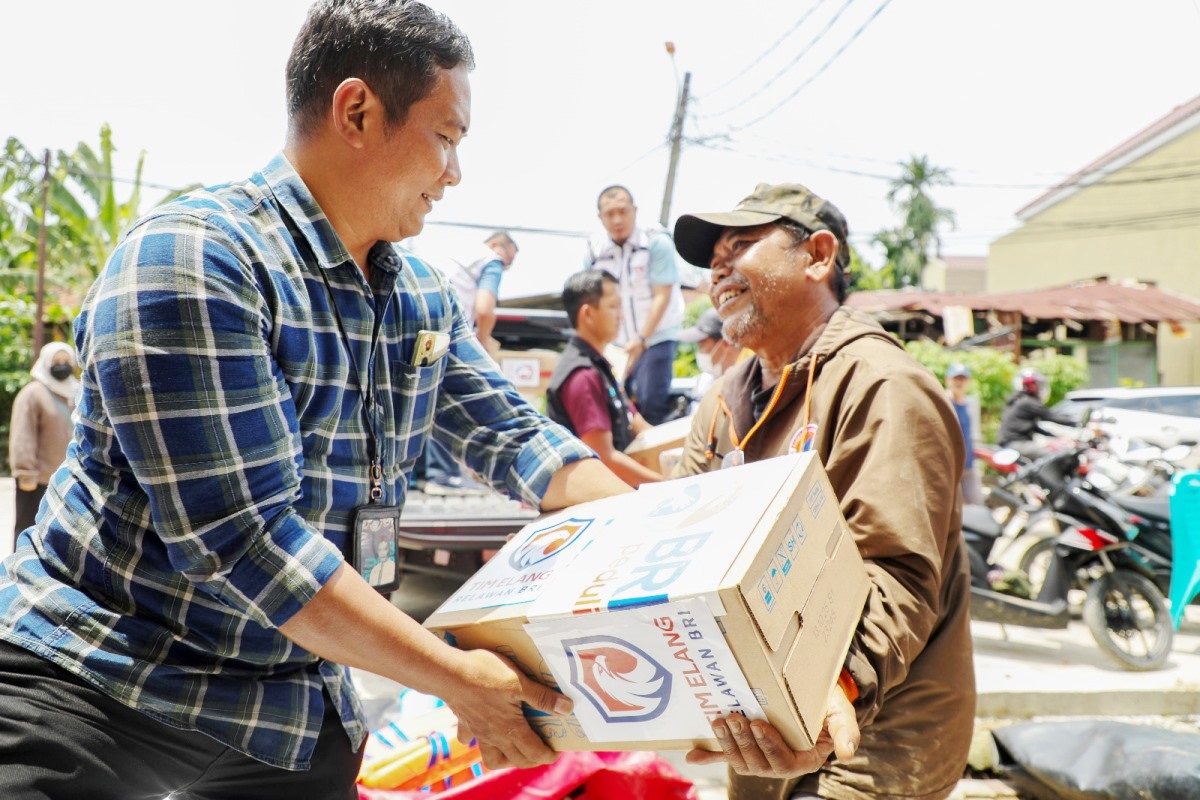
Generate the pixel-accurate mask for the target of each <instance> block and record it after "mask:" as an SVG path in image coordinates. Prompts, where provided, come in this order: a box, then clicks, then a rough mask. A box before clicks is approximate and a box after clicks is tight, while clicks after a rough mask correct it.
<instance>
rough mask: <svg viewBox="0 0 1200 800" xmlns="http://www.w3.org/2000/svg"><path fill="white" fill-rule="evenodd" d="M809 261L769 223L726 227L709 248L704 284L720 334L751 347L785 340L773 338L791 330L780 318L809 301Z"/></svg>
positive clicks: (791, 316)
mask: <svg viewBox="0 0 1200 800" xmlns="http://www.w3.org/2000/svg"><path fill="white" fill-rule="evenodd" d="M811 261H812V258H811V256H809V254H808V250H807V248H806V247H804V246H799V247H797V246H796V245H795V244H794V243H793V239H792V237H791V235H790V234H789V233H788V232H787V231H785V230H784V229H783V228H781V227H779V226H778V225H775V224H773V223H772V224H767V225H758V226H755V227H753V228H726V229H725V230H724V231H723V232H722V233H721V236H720V238H718V239H717V243H716V246H714V247H713V255H712V261H711V262H710V264H711V267H712V287H711V288H710V289H709V297H710V298H711V299H712V304H713V308H715V309H716V310H717V313H718V314H720V315H721V320H722V321H723V322H724V329H723V330H724V334H725V338H726V339H728V340H729V341H731V342H733V343H735V344H739V345H742V346H743V347H749V348H751V349H752V350H760V349H762V347H763V346H764V345H772V344H786V343H774V342H773V341H772V339H773V338H777V337H779V336H780V335H788V334H789V333H790V331H788V330H787V327H786V326H785V325H781V324H779V323H781V322H783V321H787V320H791V319H795V318H796V317H797V316H798V315H799V313H800V309H802V308H803V306H804V304H805V303H806V302H808V300H809V291H810V289H809V283H808V281H807V279H806V277H805V268H806V267H807V266H808V264H809V263H811ZM798 344H799V343H796V345H794V346H798Z"/></svg>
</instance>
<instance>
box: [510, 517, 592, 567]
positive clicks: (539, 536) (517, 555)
mask: <svg viewBox="0 0 1200 800" xmlns="http://www.w3.org/2000/svg"><path fill="white" fill-rule="evenodd" d="M592 522H593V520H590V519H576V518H574V517H571V519H568V520H566V521H565V522H560V523H559V524H557V525H554V526H552V527H549V528H543V529H542V530H540V531H534V532H533V533H532V534H531V535H530V536H529V538H528V539H526V540H525V543H524V544H522V545H521V546H520V547H518V548H517V549H516V550H514V551H513V552H512V555H510V556H509V557H508V563H509V564H510V565H511V566H512V568H513V569H528V568H529V567H532V566H533V565H534V564H540V563H542V562H543V561H546V560H548V559H551V558H554V557H555V556H556V555H558V554H559V553H561V552H562V551H563V550H566V549H567V548H568V547H570V546H571V545H572V544H573V543H575V542H577V541H579V537H580V536H582V535H583V532H584V531H586V530H587V529H588V527H589V526H590V525H591V524H592Z"/></svg>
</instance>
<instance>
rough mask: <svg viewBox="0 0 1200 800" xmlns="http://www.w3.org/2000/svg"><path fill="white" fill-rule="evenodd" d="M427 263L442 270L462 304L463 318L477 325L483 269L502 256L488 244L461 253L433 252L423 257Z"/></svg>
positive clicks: (470, 247) (469, 248) (472, 247)
mask: <svg viewBox="0 0 1200 800" xmlns="http://www.w3.org/2000/svg"><path fill="white" fill-rule="evenodd" d="M421 257H422V258H423V259H425V261H426V262H428V263H430V264H432V265H433V266H435V267H437V268H438V269H439V270H441V272H442V274H443V275H445V276H446V278H447V279H448V280H449V281H450V285H451V286H453V287H454V291H455V293H456V294H457V295H458V302H459V303H461V304H462V309H463V316H464V317H466V318H467V322H468V323H470V324H471V325H472V326H473V325H474V324H475V294H476V293H477V292H478V291H479V276H480V275H482V274H483V268H484V267H485V266H487V265H488V263H489V262H491V261H496V260H498V259H499V258H500V256H498V255H496V251H495V250H493V249H492V248H490V247H488V246H487V245H486V244H476V245H472V246H469V247H465V248H459V252H453V253H451V252H447V251H442V250H437V249H435V250H433V251H431V252H429V253H428V254H427V255H426V254H422V256H421Z"/></svg>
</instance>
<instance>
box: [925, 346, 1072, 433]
mask: <svg viewBox="0 0 1200 800" xmlns="http://www.w3.org/2000/svg"><path fill="white" fill-rule="evenodd" d="M905 348H906V349H907V350H908V352H909V353H911V354H912V356H913V358H915V359H916V360H917V361H919V362H921V363H922V364H924V365H925V366H926V367H928V368H929V370H930V371H931V372H933V374H934V375H936V376H937V379H938V381H940V382H941V383H942V384H943V385H945V382H946V369H947V368H948V367H949V366H950V365H951V364H955V363H963V364H966V365H967V369H969V370H971V388H970V390H969V391H970V392H971V393H973V394H977V395H979V410H980V416H981V420H980V425H981V427H982V430H981V431H980V437H981V438H982V439H983V440H984V441H987V442H994V441H996V431H997V429H998V428H999V427H1000V415H1001V413H1002V412H1003V411H1004V403H1005V401H1006V400H1007V399H1008V398H1009V397H1010V396H1011V395H1012V393H1013V378H1014V377H1016V375H1017V373H1018V372H1019V371H1020V370H1021V369H1024V368H1025V367H1032V368H1033V369H1036V370H1038V371H1039V372H1041V373H1042V374H1043V375H1045V376H1046V378H1047V380H1049V382H1050V399H1049V401H1048V403H1049V404H1050V405H1053V404H1055V403H1057V402H1058V401H1059V400H1061V399H1062V398H1063V396H1064V395H1065V394H1066V393H1067V392H1070V391H1072V390H1074V389H1078V388H1079V387H1081V386H1085V385H1087V380H1088V368H1087V364H1086V363H1084V362H1083V361H1080V360H1079V359H1077V358H1075V357H1074V356H1064V355H1052V356H1046V357H1040V358H1037V359H1033V360H1026V361H1023V362H1022V363H1021V364H1019V365H1018V364H1015V363H1013V358H1012V355H1011V354H1009V353H1007V352H1004V351H1001V350H996V349H993V348H990V347H983V348H979V349H976V350H968V351H957V350H948V349H946V348H945V347H942V346H941V345H940V344H937V343H936V342H931V341H929V340H921V341H912V342H908V343H907V344H905Z"/></svg>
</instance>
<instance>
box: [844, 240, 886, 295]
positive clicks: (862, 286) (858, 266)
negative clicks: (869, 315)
mask: <svg viewBox="0 0 1200 800" xmlns="http://www.w3.org/2000/svg"><path fill="white" fill-rule="evenodd" d="M849 273H850V275H849V277H850V289H849V294H853V293H854V292H874V291H877V290H879V289H892V288H895V286H896V278H895V274H894V270H893V268H892V265H891V264H884V265H883V266H882V267H880V268H879V269H874V268H873V267H871V265H870V264H867V263H866V262H865V261H863V260H862V259H861V258H859V257H858V251H857V250H855V249H854V248H853V247H851V248H850V268H849Z"/></svg>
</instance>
